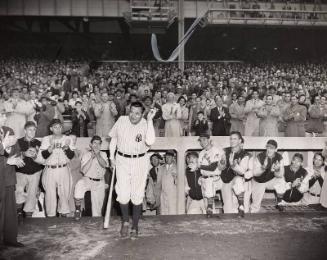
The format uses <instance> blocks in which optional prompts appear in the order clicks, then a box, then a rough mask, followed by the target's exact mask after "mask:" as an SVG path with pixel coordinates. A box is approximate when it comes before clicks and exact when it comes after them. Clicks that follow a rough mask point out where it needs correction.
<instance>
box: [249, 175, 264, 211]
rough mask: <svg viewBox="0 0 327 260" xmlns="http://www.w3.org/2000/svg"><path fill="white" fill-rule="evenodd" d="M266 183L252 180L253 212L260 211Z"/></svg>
mask: <svg viewBox="0 0 327 260" xmlns="http://www.w3.org/2000/svg"><path fill="white" fill-rule="evenodd" d="M265 190H266V183H259V182H256V181H255V180H252V204H251V213H258V212H259V210H260V207H261V201H262V198H263V196H264V194H265Z"/></svg>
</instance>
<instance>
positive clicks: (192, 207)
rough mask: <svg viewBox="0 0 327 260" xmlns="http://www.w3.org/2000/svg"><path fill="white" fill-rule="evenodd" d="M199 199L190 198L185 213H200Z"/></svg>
mask: <svg viewBox="0 0 327 260" xmlns="http://www.w3.org/2000/svg"><path fill="white" fill-rule="evenodd" d="M201 201H202V202H203V200H192V199H190V203H189V206H188V208H187V214H189V215H191V214H202V213H203V211H202V208H201Z"/></svg>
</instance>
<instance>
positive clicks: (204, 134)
mask: <svg viewBox="0 0 327 260" xmlns="http://www.w3.org/2000/svg"><path fill="white" fill-rule="evenodd" d="M202 137H203V138H208V139H209V138H210V135H209V134H208V133H201V134H200V135H199V140H200V138H202Z"/></svg>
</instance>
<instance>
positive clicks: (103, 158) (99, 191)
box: [74, 135, 109, 220]
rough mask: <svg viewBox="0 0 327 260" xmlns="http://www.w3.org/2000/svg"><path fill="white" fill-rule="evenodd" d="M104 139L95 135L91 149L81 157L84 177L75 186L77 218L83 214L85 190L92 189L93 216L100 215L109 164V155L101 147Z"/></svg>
mask: <svg viewBox="0 0 327 260" xmlns="http://www.w3.org/2000/svg"><path fill="white" fill-rule="evenodd" d="M101 144H102V140H101V137H100V136H97V135H95V136H93V137H92V139H91V143H90V150H89V151H88V152H86V153H85V154H84V155H83V156H82V159H81V171H82V173H83V174H84V177H83V178H82V179H80V180H79V181H78V182H77V184H76V186H75V191H74V193H75V195H74V198H75V205H76V211H75V219H76V220H79V219H80V218H81V216H82V214H81V204H82V202H83V199H84V195H85V192H87V191H91V203H92V216H93V217H100V216H101V209H102V206H103V201H104V196H105V186H106V184H105V181H104V175H105V173H106V167H108V166H109V162H108V157H107V154H106V153H105V152H102V151H101V150H100V149H101Z"/></svg>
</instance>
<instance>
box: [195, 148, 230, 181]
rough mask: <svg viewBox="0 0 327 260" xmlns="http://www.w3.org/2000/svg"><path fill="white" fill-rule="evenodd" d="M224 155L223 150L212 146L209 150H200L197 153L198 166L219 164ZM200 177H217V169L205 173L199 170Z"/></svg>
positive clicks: (218, 171) (218, 172)
mask: <svg viewBox="0 0 327 260" xmlns="http://www.w3.org/2000/svg"><path fill="white" fill-rule="evenodd" d="M224 155H225V153H224V151H223V149H221V148H217V147H215V146H212V147H211V148H210V149H209V150H202V151H201V152H200V153H199V164H200V165H206V166H207V165H210V164H212V163H214V162H219V161H220V160H221V159H224V157H225V156H224ZM201 174H202V175H219V174H220V170H219V169H218V167H217V168H216V170H214V171H205V170H201Z"/></svg>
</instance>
